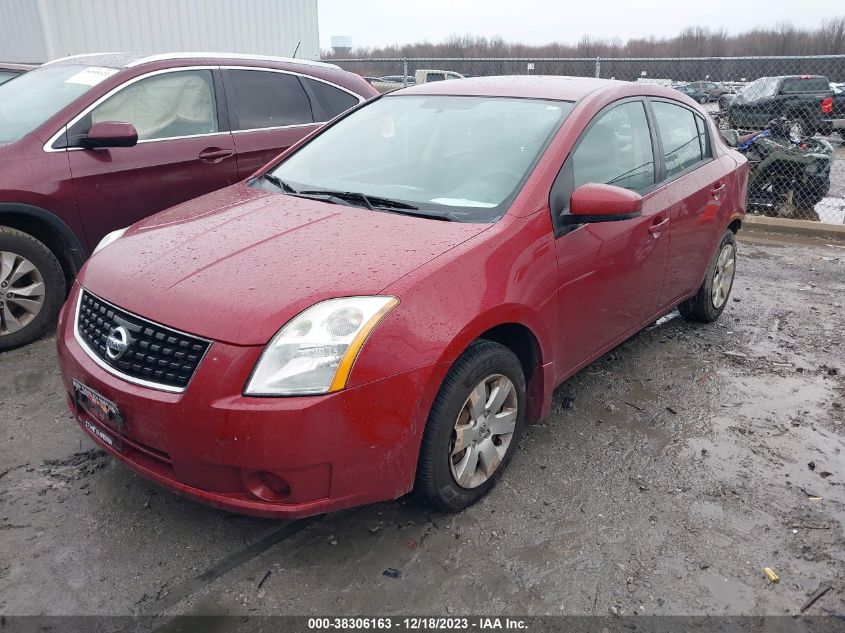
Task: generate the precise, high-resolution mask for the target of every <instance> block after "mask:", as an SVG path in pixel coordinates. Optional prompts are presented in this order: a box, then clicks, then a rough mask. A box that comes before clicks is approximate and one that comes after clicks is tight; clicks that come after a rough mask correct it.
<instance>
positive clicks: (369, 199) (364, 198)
mask: <svg viewBox="0 0 845 633" xmlns="http://www.w3.org/2000/svg"><path fill="white" fill-rule="evenodd" d="M299 193H304V194H308V195H315V196H316V195H320V196H335V197H337V198H343V199H344V200H359V201H361V202H363V203H364V206H366V207H367V208H368V209H370V210H371V211H375V210H376V207H381V208H385V209H408V210H411V211H416V210H417V209H418V207H415V206H414V205H412V204H408V203H407V202H402V201H400V200H393V199H391V198H381V197H379V196H370V195H367V194H363V193H359V192H357V191H317V190H311V189H309V190H307V191H300V192H299Z"/></svg>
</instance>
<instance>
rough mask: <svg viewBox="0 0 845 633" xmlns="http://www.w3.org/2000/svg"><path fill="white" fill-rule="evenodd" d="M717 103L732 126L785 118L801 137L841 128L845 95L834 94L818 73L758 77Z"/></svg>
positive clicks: (754, 125)
mask: <svg viewBox="0 0 845 633" xmlns="http://www.w3.org/2000/svg"><path fill="white" fill-rule="evenodd" d="M719 104H720V107H722V109H723V110H725V114H726V115H727V116H726V118H727V125H728V126H729V127H732V128H740V129H763V128H764V127H766V126H767V125H769V122H770V121H773V120H776V119H779V118H781V117H785V118H787V119H789V120H790V121H792V123H793V125H794V126H795V127H796V128H797V133H798V136H801V137H803V136H812V135H813V134H825V135H827V134H831V133H832V132H833V131H839V132H843V131H845V95H842V94H836V93H835V92H834V91H833V89H832V88H831V86H830V81H828V79H827V77H824V76H822V75H785V76H781V77H761V78H760V79H757V80H756V81H752V82H751V83H750V84H748V85H747V86H746V87H745V88H743V89H742V90H741V91H740V92H739V93H738V94H737V95H736V96H735V97H733V98H728V95H725V96H723V97H722V98H721V99H720V101H719Z"/></svg>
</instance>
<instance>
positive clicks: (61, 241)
mask: <svg viewBox="0 0 845 633" xmlns="http://www.w3.org/2000/svg"><path fill="white" fill-rule="evenodd" d="M0 224H1V225H3V226H8V227H10V228H13V229H17V230H18V231H23V232H24V233H28V234H29V235H31V236H32V237H34V238H35V239H37V240H38V241H40V242H41V243H43V244H44V245H45V246H46V247H47V248H49V249H50V250H51V251H52V252H53V254H54V255H55V256H56V259H58V260H59V263H60V264H61V266H62V270H64V273H65V277H66V278H67V280H68V281H70V280H71V279H73V277H74V276H75V275H76V273H77V272H79V269H80V268H82V264H83V263H84V262H85V249H84V247H83V246H82V243H81V242H80V241H79V238H77V237H76V235H75V234H74V232H73V230H72V229H71V228H70V227H69V226H68V225H67V224H65V222H64V221H63V220H62V219H61V218H59V217H58V216H56V215H55V214H53V213H50V212H49V211H47V210H46V209H42V208H40V207H35V206H32V205H29V204H20V203H14V202H0Z"/></svg>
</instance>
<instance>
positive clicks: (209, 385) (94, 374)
mask: <svg viewBox="0 0 845 633" xmlns="http://www.w3.org/2000/svg"><path fill="white" fill-rule="evenodd" d="M78 294H79V286H78V285H75V286H74V291H73V292H72V293H71V296H70V297H69V299H68V302H67V303H66V304H65V307H64V308H63V310H62V314H61V318H60V322H59V330H58V337H57V340H58V353H59V363H60V366H61V370H62V376H63V379H64V382H65V387H66V389H67V392H68V406H69V408H70V410H71V413H73V414H74V415H75V416H77V419H78V420H79V422H80V425H81V427H82V428H83V430H84V431H85V432H86V433H87V434H88V435H89V436H90V437H91V439H92V440H93V441H94V442H95V443H97V444H98V445H99V446H101V447H102V448H104V449H105V450H107V451H108V452H110V453H111V454H112V455H114V456H115V457H117V458H118V459H120V460H121V461H123V462H124V463H126V464H127V465H128V466H129V467H131V468H132V469H133V470H135V471H136V472H138V473H139V474H141V475H143V476H144V477H147V478H149V479H151V480H153V481H155V482H157V483H158V484H160V485H162V486H164V487H166V488H169V489H171V490H172V491H174V492H176V493H178V494H181V495H184V496H186V497H189V498H192V499H195V500H197V501H200V502H203V503H206V504H210V505H213V506H216V507H219V508H223V509H226V510H229V511H233V512H239V513H244V514H252V515H257V516H266V517H275V518H297V517H303V516H308V515H313V514H320V513H323V512H328V511H333V510H338V509H341V508H346V507H350V506H355V505H361V504H365V503H372V502H376V501H383V500H388V499H395V498H397V497H399V496H401V495H403V494H405V493H406V492H408V491H409V490H410V489H411V487H412V485H413V480H414V473H415V469H416V460H417V454H418V451H419V442H420V437H421V434H422V430H423V427H424V425H425V420H426V418H427V415H428V410H429V407H430V404H431V402H432V401H433V398H434V393H435V392H436V385H438V384H439V380H440V378H442V375H441V374H443V373H445V368H444V367H442V366H441V365H440V364H436V365H429V366H427V367H421V368H417V369H414V370H411V371H407V372H404V373H400V374H397V375H394V376H391V377H389V378H385V379H383V380H379V381H375V382H371V383H368V384H365V385H361V386H359V387H356V388H352V389H348V390H344V391H339V392H337V393H334V394H329V395H326V396H311V397H291V398H255V397H244V396H243V395H241V390H242V389H243V386H244V385H245V384H246V380H247V378H248V376H249V373H250V371H251V370H252V368H253V366H254V364H255V362H256V361H257V360H258V357H259V355H260V354H261V351H262V348H259V347H238V346H234V345H229V344H225V343H220V342H214V343H213V344H212V345H211V347H210V349H209V351H208V353H207V354H206V357H205V358H204V359H203V361H202V363H201V364H200V366H199V367H198V369H197V371H196V373H195V375H194V377H193V379H192V381H191V383H190V385H189V386H188V388H187V389H186V390H185V391H184V392H183V393H168V392H165V391H160V390H156V389H152V388H149V387H145V386H140V385H134V384H131V383H129V382H126V381H124V380H122V379H121V378H119V377H117V376H115V375H113V374H112V373H110V372H109V371H107V370H106V369H103V368H102V367H101V366H99V365H98V364H97V363H95V362H94V361H93V360H92V359H91V357H90V356H89V355H88V354H87V353H86V351H85V350H84V349H83V348H82V346H81V345H80V343H79V342H78V341H77V339H76V338H75V337H74V332H73V330H74V327H75V323H74V319H73V314H74V310H73V309H72V307H75V305H76V300H77V298H78ZM74 380H77V381H79V382H80V383H82V384H84V385H86V386H87V387H89V388H91V389H94V390H96V391H97V392H99V393H100V394H101V395H102V396H104V397H105V398H108V399H109V400H111V401H112V402H113V403H114V404H116V405H117V406H118V407H119V409H120V412H121V414H122V417H123V422H124V424H123V428H122V432H120V433H118V431H117V430H115V429H114V428H113V427H108V426H107V425H104V424H101V423H99V422H98V421H97V420H95V419H93V418H92V417H91V416H89V415H88V414H86V413H85V411H84V409H82V408H79V409H78V408H77V404H76V402H75V399H74V397H73V387H72V382H73V381H74ZM77 409H78V410H77ZM92 424H93V425H94V426H95V427H99V430H100V431H105V432H106V433H110V434H112V435H118V436H119V437H120V438H121V439H122V440H123V441H122V442H121V443H122V445H123V446H122V448H121V449H119V450H118V449H115V448H114V447H112V446H109V444H108V443H107V442H105V441H103V439H102V437H101V435H102V433H99V434H98V433H96V430H97V429H96V428H95V429H94V430H92V428H91V425H92Z"/></svg>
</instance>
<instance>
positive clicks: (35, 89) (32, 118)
mask: <svg viewBox="0 0 845 633" xmlns="http://www.w3.org/2000/svg"><path fill="white" fill-rule="evenodd" d="M116 72H117V71H116V70H114V69H112V68H91V67H88V66H77V65H73V66H44V67H42V68H38V69H36V70H33V71H31V72H28V73H26V74H25V75H21V76H20V77H18V78H17V79H15V80H14V81H10V82H7V83H4V84H3V85H0V145H2V144H4V143H14V142H15V141H17V140H20V139H21V138H23V137H24V136H26V135H27V134H29V133H30V132H32V131H33V130H34V129H35V128H37V127H38V126H39V125H41V124H42V123H44V122H45V121H46V120H47V119H49V118H50V117H52V116H53V115H54V114H56V113H57V112H58V111H59V110H61V109H62V108H64V107H65V106H67V105H68V104H70V103H71V102H72V101H74V100H75V99H77V98H79V97H81V96H82V95H84V94H85V93H86V92H88V91H89V90H91V88H92V87H94V86H95V85H97V84H98V83H99V82H100V81H102V80H103V79H105V78H106V77H108V76H109V75H111V74H114V73H116Z"/></svg>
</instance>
